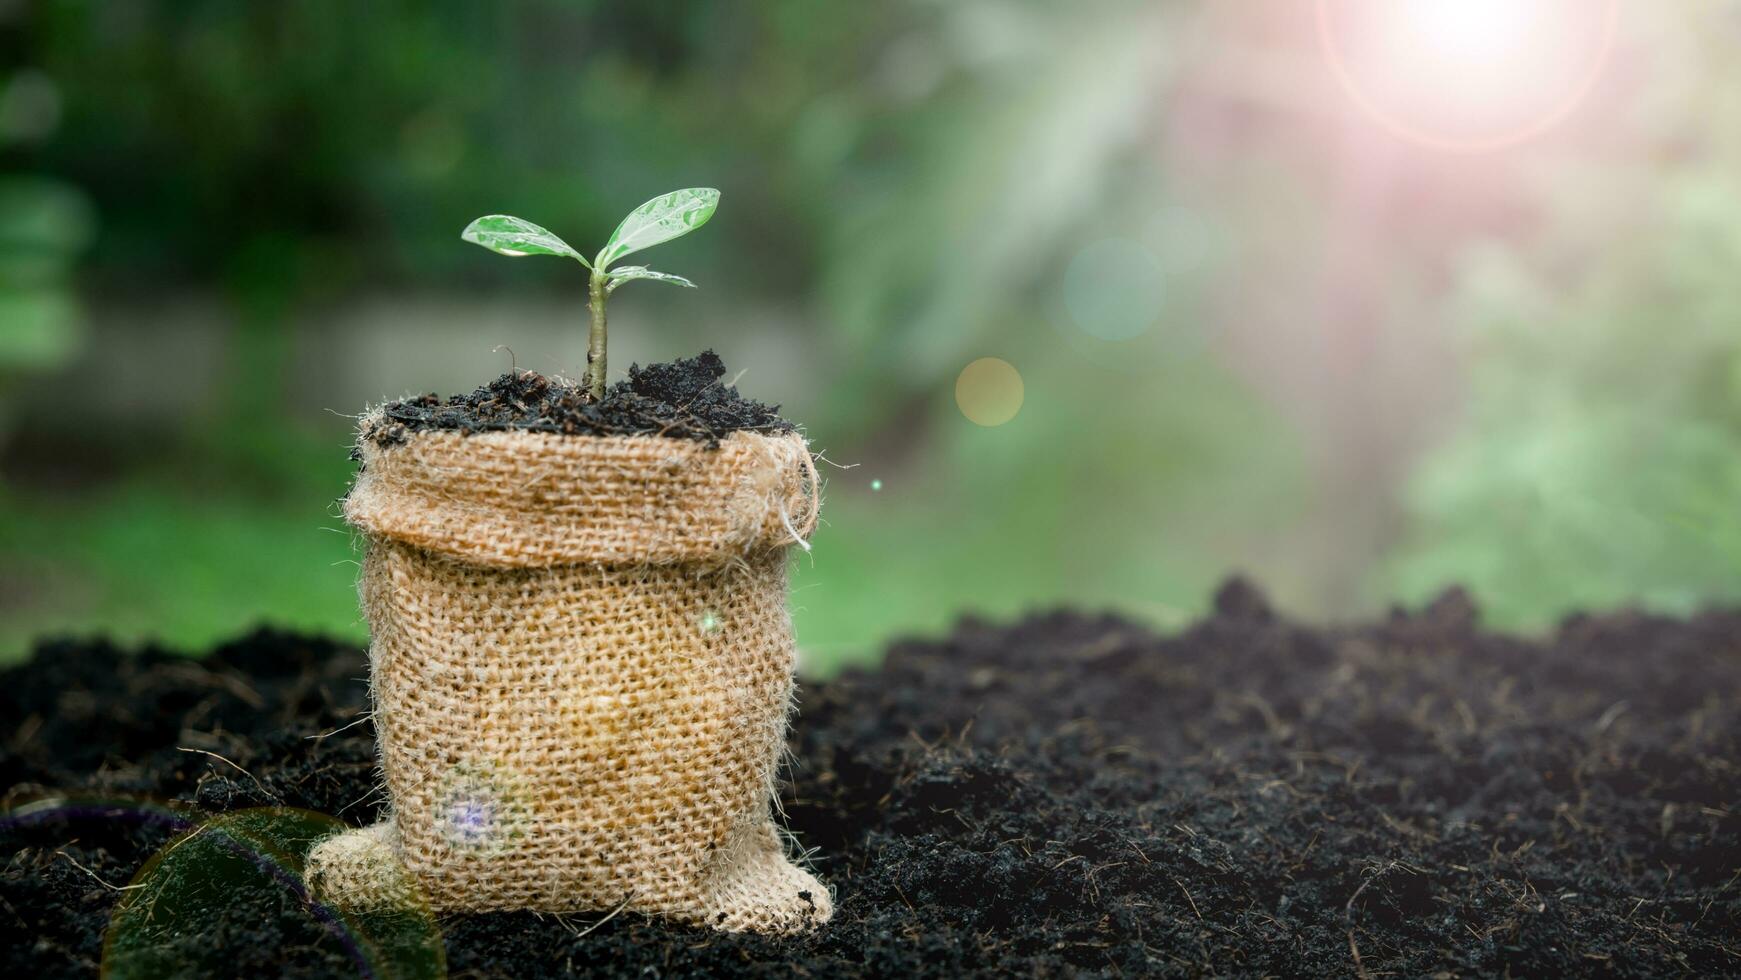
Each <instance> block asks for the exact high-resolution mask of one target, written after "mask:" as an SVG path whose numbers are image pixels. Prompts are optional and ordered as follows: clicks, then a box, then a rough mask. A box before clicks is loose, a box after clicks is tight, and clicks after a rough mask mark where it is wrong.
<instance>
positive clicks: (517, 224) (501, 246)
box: [459, 214, 592, 269]
mask: <svg viewBox="0 0 1741 980" xmlns="http://www.w3.org/2000/svg"><path fill="white" fill-rule="evenodd" d="M459 237H461V238H463V239H465V240H466V241H468V242H471V243H472V244H474V245H482V246H483V247H485V248H487V249H489V250H490V251H492V252H500V253H502V254H503V255H562V256H566V257H568V258H571V259H577V260H579V262H580V264H581V265H584V266H586V267H587V268H589V269H590V268H592V263H590V262H588V261H587V260H586V257H585V256H584V255H581V254H580V253H579V252H576V251H575V250H574V247H573V246H571V245H569V244H568V243H567V242H565V241H563V240H562V239H560V238H557V237H556V236H555V235H553V234H551V233H550V232H549V231H547V230H545V229H543V228H540V227H538V226H537V225H535V224H533V223H532V222H530V221H527V220H526V219H525V218H516V217H514V216H513V215H510V214H492V215H487V216H485V217H482V218H479V219H478V220H476V221H474V222H472V223H471V224H469V225H466V226H465V231H462V232H460V233H459Z"/></svg>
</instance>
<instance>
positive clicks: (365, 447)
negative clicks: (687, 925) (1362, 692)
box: [308, 420, 833, 933]
mask: <svg viewBox="0 0 1741 980" xmlns="http://www.w3.org/2000/svg"><path fill="white" fill-rule="evenodd" d="M374 424H375V423H374V422H373V421H372V420H368V421H365V423H364V426H363V437H362V438H361V439H360V440H359V445H360V447H361V453H362V468H361V471H360V473H359V474H358V477H357V482H356V485H355V486H354V487H353V488H352V490H351V493H350V495H349V496H348V498H347V499H346V501H345V516H346V518H347V519H348V520H349V521H350V522H351V524H352V525H354V526H355V527H357V528H358V529H360V530H361V531H362V532H363V534H364V537H365V540H366V553H365V556H364V560H363V571H362V576H361V582H360V587H359V591H360V593H361V597H362V605H363V612H364V615H365V617H366V618H367V619H368V622H369V627H370V633H371V642H370V647H369V659H370V675H371V682H370V687H371V698H372V702H373V712H374V724H375V730H376V737H377V740H378V743H379V750H380V763H381V769H382V772H383V776H384V781H385V784H386V789H387V792H388V796H389V799H390V812H389V815H388V817H387V818H386V820H385V821H384V822H383V823H380V824H377V825H375V826H374V827H368V828H363V829H360V830H353V831H350V832H347V833H345V834H341V835H339V836H337V837H334V838H331V839H328V840H327V841H324V842H322V843H321V844H320V845H318V846H317V847H316V848H315V849H314V851H313V852H312V853H311V854H310V855H309V860H308V876H309V884H310V888H311V889H312V890H313V892H314V894H315V895H316V897H318V898H320V899H322V900H325V901H329V902H333V903H335V904H338V905H341V906H345V907H352V908H368V907H376V906H382V905H392V904H408V903H413V902H414V903H416V904H418V905H422V904H424V903H425V902H426V903H427V904H428V906H429V907H430V908H432V909H434V910H436V911H486V910H499V909H534V910H537V911H544V912H574V911H585V910H610V909H617V908H626V909H629V910H634V911H641V912H647V913H653V914H659V915H665V916H670V917H673V918H676V919H679V920H683V921H686V922H691V923H696V924H704V925H707V926H710V927H713V928H717V929H723V930H729V931H744V930H748V931H755V932H765V933H790V932H797V931H801V930H804V929H807V928H809V927H811V926H814V925H816V924H818V923H821V922H824V921H826V920H827V919H828V917H829V915H830V914H831V912H832V909H833V903H832V900H831V897H830V895H829V891H828V889H827V888H826V887H825V886H824V885H823V884H822V883H821V882H819V881H818V880H817V879H816V878H815V877H813V876H812V875H811V874H809V873H808V872H807V871H805V870H803V869H801V868H799V867H797V866H796V865H795V864H793V862H792V860H791V859H790V858H789V857H788V855H787V845H786V842H785V839H784V836H783V834H782V833H781V832H780V830H779V829H778V828H777V827H776V825H775V823H774V821H773V817H772V814H771V810H772V807H773V803H774V774H775V770H776V767H777V765H778V762H779V759H780V756H781V753H782V752H783V750H784V746H785V734H786V726H787V718H788V714H789V711H790V705H791V703H792V693H793V678H792V671H793V658H794V649H793V644H792V630H791V620H790V617H789V614H788V612H787V608H786V558H787V551H788V549H789V547H790V546H791V545H793V544H797V543H799V542H800V541H802V539H803V537H804V536H805V535H807V534H808V533H809V531H810V530H811V529H812V528H813V527H814V525H815V522H816V510H817V502H818V497H817V481H816V472H815V469H814V467H813V466H812V464H811V457H810V455H809V452H808V451H807V449H806V446H805V443H804V440H803V438H802V437H800V436H798V435H795V434H788V435H778V436H771V435H762V434H758V433H747V432H739V433H734V434H732V435H731V436H729V437H727V438H726V439H724V440H722V441H721V442H720V444H719V445H718V446H717V447H709V446H707V445H704V444H702V443H699V442H694V441H690V440H682V439H668V438H662V437H657V436H635V437H595V436H565V435H558V434H553V433H537V432H489V433H479V434H473V435H462V434H461V433H458V432H448V431H443V432H424V433H416V434H413V435H411V436H410V437H409V438H408V439H407V440H406V441H405V442H404V443H403V444H401V445H393V446H387V447H382V446H378V445H376V444H375V443H374V441H373V440H372V439H371V438H370V437H369V433H370V431H371V429H372V426H373V425H374Z"/></svg>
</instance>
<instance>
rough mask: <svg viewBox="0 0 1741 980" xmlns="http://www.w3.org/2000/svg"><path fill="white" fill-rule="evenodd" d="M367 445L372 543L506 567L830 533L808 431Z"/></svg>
mask: <svg viewBox="0 0 1741 980" xmlns="http://www.w3.org/2000/svg"><path fill="white" fill-rule="evenodd" d="M374 422H375V419H365V420H364V423H363V427H362V431H363V433H364V437H363V438H361V439H359V440H358V446H359V449H360V451H361V453H362V467H361V470H360V472H359V473H358V475H357V482H356V484H355V485H354V486H353V487H352V488H351V492H350V495H349V496H348V497H347V498H346V499H345V501H344V512H345V518H346V519H347V520H349V521H350V523H351V524H352V525H354V526H356V527H358V528H361V529H363V530H364V531H367V532H369V533H372V534H377V535H381V536H383V537H388V538H392V539H394V540H397V541H403V542H405V543H407V544H412V545H416V546H417V547H420V548H424V549H426V550H428V551H431V552H433V553H435V554H438V555H445V556H447V557H450V558H455V559H460V560H463V561H466V562H469V563H472V564H475V565H482V566H486V567H493V568H549V567H554V566H558V565H574V564H596V565H613V566H624V565H676V564H687V565H694V566H697V567H698V568H703V569H705V568H712V567H718V566H720V565H724V564H726V563H728V562H730V561H732V560H733V559H734V558H739V557H742V556H744V555H747V554H749V553H751V552H753V551H756V550H758V549H763V548H772V547H781V546H784V545H790V544H798V545H800V546H803V547H808V545H806V544H805V540H806V539H807V538H808V537H809V536H810V533H811V531H813V530H814V529H815V527H816V521H817V514H818V511H819V509H820V504H821V501H820V493H819V490H818V479H817V473H816V464H815V461H814V460H813V459H812V458H811V456H810V451H809V449H808V447H807V446H806V444H805V442H804V437H803V436H801V435H799V434H797V433H795V432H794V433H785V434H781V435H765V434H762V433H759V432H734V433H732V434H731V435H729V436H727V437H726V438H724V439H721V440H720V442H719V445H718V446H717V447H711V446H708V445H707V444H705V443H702V442H697V441H695V440H691V439H672V438H666V437H663V436H656V435H637V436H590V435H588V436H570V435H563V434H560V433H551V432H529V431H504V432H480V433H473V434H469V435H468V434H465V433H461V432H457V431H439V432H419V433H418V434H417V435H416V436H415V437H414V438H412V439H410V440H409V441H407V442H405V443H403V444H400V445H390V446H381V445H377V444H376V443H375V441H374V440H373V439H370V438H368V435H367V434H368V432H369V431H370V429H371V428H372V423H374Z"/></svg>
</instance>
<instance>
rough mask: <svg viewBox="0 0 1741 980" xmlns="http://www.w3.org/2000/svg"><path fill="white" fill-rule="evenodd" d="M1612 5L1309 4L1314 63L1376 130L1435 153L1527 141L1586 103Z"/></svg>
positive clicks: (1607, 42)
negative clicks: (1318, 57)
mask: <svg viewBox="0 0 1741 980" xmlns="http://www.w3.org/2000/svg"><path fill="white" fill-rule="evenodd" d="M1617 16H1618V0H1319V4H1318V21H1319V30H1320V34H1321V37H1322V41H1323V43H1324V49H1325V53H1326V55H1327V56H1328V58H1329V60H1330V64H1331V67H1332V68H1333V69H1334V71H1335V72H1336V75H1337V78H1338V80H1339V81H1340V82H1341V83H1342V85H1343V88H1344V89H1345V90H1346V91H1347V93H1348V95H1349V97H1350V98H1351V99H1352V100H1353V101H1354V102H1355V104H1356V105H1358V106H1359V107H1360V109H1361V110H1362V111H1363V112H1364V113H1365V114H1366V115H1368V116H1370V117H1371V118H1373V119H1374V120H1375V121H1377V122H1379V123H1380V124H1381V125H1383V126H1384V127H1385V128H1387V129H1389V130H1391V131H1393V132H1395V133H1397V134H1399V135H1401V136H1404V137H1406V138H1408V139H1411V140H1414V141H1415V142H1419V143H1424V144H1427V145H1431V146H1438V147H1442V148H1446V149H1459V150H1479V149H1491V148H1495V147H1499V146H1504V145H1508V144H1511V143H1516V142H1519V141H1521V140H1524V139H1527V138H1529V137H1532V136H1535V135H1537V134H1539V133H1541V132H1543V131H1545V130H1546V129H1548V128H1549V127H1551V126H1553V125H1554V124H1555V123H1558V122H1559V121H1560V120H1562V119H1564V118H1565V117H1566V116H1567V115H1569V114H1570V113H1571V111H1572V110H1573V109H1575V108H1576V107H1577V105H1578V103H1579V102H1581V101H1582V100H1583V98H1584V97H1585V96H1586V95H1587V94H1589V91H1590V89H1591V87H1592V86H1593V84H1594V82H1595V80H1596V77H1597V75H1598V74H1599V72H1600V70H1601V67H1602V64H1603V62H1604V61H1605V60H1606V57H1607V54H1608V50H1609V47H1610V46H1611V44H1612V41H1613V35H1614V26H1615V19H1616V17H1617Z"/></svg>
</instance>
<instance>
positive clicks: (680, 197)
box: [459, 187, 719, 401]
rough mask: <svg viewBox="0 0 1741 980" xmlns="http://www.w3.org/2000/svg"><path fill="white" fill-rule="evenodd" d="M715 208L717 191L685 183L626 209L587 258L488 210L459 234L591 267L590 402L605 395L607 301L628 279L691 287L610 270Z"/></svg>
mask: <svg viewBox="0 0 1741 980" xmlns="http://www.w3.org/2000/svg"><path fill="white" fill-rule="evenodd" d="M718 207H719V191H716V190H714V189H713V188H711V187H689V188H685V189H684V190H680V191H672V192H671V193H669V194H661V195H660V196H658V197H655V198H653V199H652V200H651V201H648V202H647V203H645V204H643V205H641V206H640V207H638V208H636V209H635V210H633V211H631V212H629V216H628V217H627V218H624V219H623V221H622V224H619V225H617V230H616V231H613V232H611V237H610V240H609V241H606V242H605V245H604V248H601V249H599V251H598V254H597V255H595V256H593V258H592V261H590V262H588V261H587V259H586V256H584V255H582V254H580V253H579V252H577V251H575V250H574V247H573V246H571V245H569V244H568V243H567V242H565V241H563V240H562V239H560V238H557V237H556V236H555V235H553V234H551V233H550V232H548V231H546V230H545V229H543V228H540V227H538V226H537V225H535V224H533V223H532V222H530V221H527V220H525V219H524V218H516V217H513V216H512V215H506V214H492V215H488V216H486V217H482V218H479V219H478V220H476V221H474V222H472V223H471V224H469V225H467V226H466V229H465V231H463V232H460V236H459V237H461V238H463V239H465V240H466V241H468V242H471V243H473V244H475V245H482V246H483V247H485V248H487V249H489V250H490V251H492V252H500V253H502V254H503V255H562V256H567V257H568V258H571V259H573V260H575V261H576V262H579V263H580V264H581V265H584V266H586V267H587V268H588V269H589V270H591V271H592V280H591V283H590V287H589V288H588V290H587V310H588V312H589V313H590V314H591V320H592V329H591V330H590V331H589V332H588V334H587V342H586V390H587V391H588V392H589V393H590V394H591V396H592V398H593V400H595V401H597V400H598V399H601V398H603V397H604V395H605V299H606V298H607V297H609V296H610V294H611V293H614V292H616V290H617V287H618V286H620V285H622V284H623V283H625V282H628V281H629V280H631V279H652V280H654V281H656V282H672V283H676V284H677V285H679V286H688V287H690V288H691V289H693V288H695V284H694V283H692V282H690V281H689V280H687V279H685V278H683V277H682V276H673V275H671V274H669V273H665V272H655V271H653V270H652V269H649V268H647V267H646V266H644V265H625V266H618V267H616V268H612V263H614V262H616V261H617V260H618V259H620V258H622V257H623V256H625V255H630V254H633V253H635V252H639V251H640V250H642V249H644V248H651V247H653V246H654V245H658V244H659V243H661V242H668V241H670V240H671V239H673V238H680V237H682V236H684V235H687V234H689V233H690V232H692V231H694V230H695V229H697V228H700V227H701V226H702V225H704V224H707V219H709V218H711V217H713V212H714V211H715V210H716V209H718Z"/></svg>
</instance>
